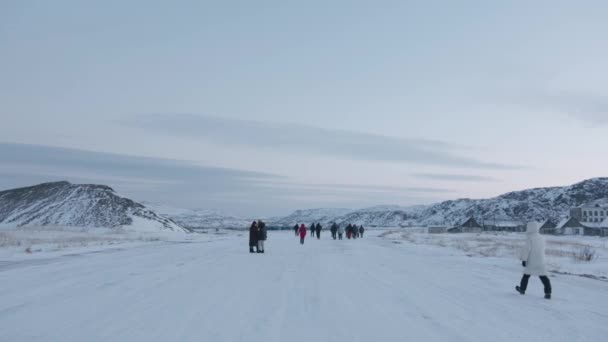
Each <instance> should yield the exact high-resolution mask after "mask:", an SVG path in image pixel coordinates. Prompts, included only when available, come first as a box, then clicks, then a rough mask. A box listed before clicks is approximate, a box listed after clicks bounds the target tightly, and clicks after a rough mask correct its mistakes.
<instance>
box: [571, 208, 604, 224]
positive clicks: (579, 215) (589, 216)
mask: <svg viewBox="0 0 608 342" xmlns="http://www.w3.org/2000/svg"><path fill="white" fill-rule="evenodd" d="M570 217H573V218H575V219H577V220H578V221H579V222H580V223H582V224H586V223H602V222H604V220H606V218H608V207H601V206H600V205H597V204H596V205H593V206H581V207H576V208H572V209H570Z"/></svg>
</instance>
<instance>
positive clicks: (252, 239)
mask: <svg viewBox="0 0 608 342" xmlns="http://www.w3.org/2000/svg"><path fill="white" fill-rule="evenodd" d="M257 246H258V223H257V222H256V221H253V223H252V224H251V227H249V253H255V252H254V250H253V247H256V249H257Z"/></svg>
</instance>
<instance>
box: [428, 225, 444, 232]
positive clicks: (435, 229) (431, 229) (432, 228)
mask: <svg viewBox="0 0 608 342" xmlns="http://www.w3.org/2000/svg"><path fill="white" fill-rule="evenodd" d="M447 231H448V227H445V226H429V227H427V233H429V234H443V233H447Z"/></svg>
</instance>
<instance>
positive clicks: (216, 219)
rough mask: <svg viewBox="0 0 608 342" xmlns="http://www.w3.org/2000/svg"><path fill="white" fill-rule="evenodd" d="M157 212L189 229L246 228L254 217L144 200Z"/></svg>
mask: <svg viewBox="0 0 608 342" xmlns="http://www.w3.org/2000/svg"><path fill="white" fill-rule="evenodd" d="M143 203H144V204H145V205H146V206H147V207H150V208H152V209H153V210H154V211H156V212H157V213H159V214H161V215H163V216H165V217H168V218H170V219H171V220H173V221H174V222H176V223H177V224H179V225H180V226H182V227H185V228H188V229H215V228H227V229H245V228H249V225H250V224H251V222H252V221H253V219H248V218H241V217H235V216H231V215H227V214H224V213H222V212H221V211H218V210H201V209H181V208H174V207H171V206H169V205H166V204H160V203H152V202H143Z"/></svg>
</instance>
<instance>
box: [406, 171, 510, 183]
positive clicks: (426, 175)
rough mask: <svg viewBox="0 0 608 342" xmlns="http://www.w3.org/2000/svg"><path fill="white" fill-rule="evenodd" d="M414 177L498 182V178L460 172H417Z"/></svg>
mask: <svg viewBox="0 0 608 342" xmlns="http://www.w3.org/2000/svg"><path fill="white" fill-rule="evenodd" d="M412 176H413V177H416V178H419V179H430V180H440V181H454V182H497V181H498V180H497V179H495V178H492V177H485V176H478V175H458V174H440V173H415V174H412Z"/></svg>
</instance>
